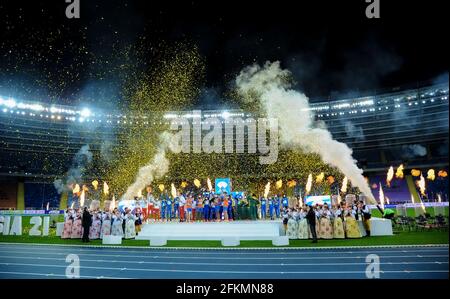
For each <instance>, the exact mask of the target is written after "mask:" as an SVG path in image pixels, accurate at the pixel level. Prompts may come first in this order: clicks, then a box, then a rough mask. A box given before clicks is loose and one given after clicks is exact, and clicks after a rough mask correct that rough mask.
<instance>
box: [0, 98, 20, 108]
mask: <svg viewBox="0 0 450 299" xmlns="http://www.w3.org/2000/svg"><path fill="white" fill-rule="evenodd" d="M3 105H4V106H6V107H8V108H14V107H16V105H17V104H16V101H14V99H11V98H9V99H7V100H3Z"/></svg>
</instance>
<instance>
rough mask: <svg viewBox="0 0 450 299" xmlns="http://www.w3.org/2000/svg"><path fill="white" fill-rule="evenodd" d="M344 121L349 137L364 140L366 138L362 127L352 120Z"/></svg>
mask: <svg viewBox="0 0 450 299" xmlns="http://www.w3.org/2000/svg"><path fill="white" fill-rule="evenodd" d="M343 123H344V129H345V133H346V134H347V136H348V137H350V138H354V139H355V140H356V141H362V140H364V139H365V136H364V132H363V129H362V127H360V126H355V125H354V124H353V123H352V122H351V121H349V120H346V121H344V122H343Z"/></svg>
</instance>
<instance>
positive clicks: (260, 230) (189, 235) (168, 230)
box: [136, 220, 284, 241]
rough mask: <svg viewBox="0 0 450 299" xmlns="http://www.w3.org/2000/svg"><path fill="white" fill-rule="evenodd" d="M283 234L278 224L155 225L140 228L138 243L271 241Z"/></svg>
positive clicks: (262, 222) (281, 226)
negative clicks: (146, 241)
mask: <svg viewBox="0 0 450 299" xmlns="http://www.w3.org/2000/svg"><path fill="white" fill-rule="evenodd" d="M282 235H284V228H283V224H282V222H281V220H279V221H230V222H191V223H186V222H183V223H180V222H163V223H160V222H155V223H148V224H144V225H143V226H142V230H141V232H140V233H139V234H138V236H137V237H136V239H137V240H150V239H151V238H155V237H156V238H165V239H167V240H219V241H220V240H222V239H224V238H230V237H233V238H238V239H239V240H273V239H274V238H275V237H279V236H282Z"/></svg>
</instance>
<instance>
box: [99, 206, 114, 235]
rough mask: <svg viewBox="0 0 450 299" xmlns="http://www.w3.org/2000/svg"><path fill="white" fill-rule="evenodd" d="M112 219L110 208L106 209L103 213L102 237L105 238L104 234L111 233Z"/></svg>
mask: <svg viewBox="0 0 450 299" xmlns="http://www.w3.org/2000/svg"><path fill="white" fill-rule="evenodd" d="M111 220H112V215H111V213H110V212H109V210H106V211H105V213H103V214H102V230H101V233H100V238H101V239H103V236H109V235H111Z"/></svg>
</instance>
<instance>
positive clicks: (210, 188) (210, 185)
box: [206, 178, 212, 192]
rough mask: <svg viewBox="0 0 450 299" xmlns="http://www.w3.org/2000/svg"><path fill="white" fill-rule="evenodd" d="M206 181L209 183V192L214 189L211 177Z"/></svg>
mask: <svg viewBox="0 0 450 299" xmlns="http://www.w3.org/2000/svg"><path fill="white" fill-rule="evenodd" d="M206 183H207V184H208V190H209V192H211V191H212V184H211V180H210V179H209V178H207V179H206Z"/></svg>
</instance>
